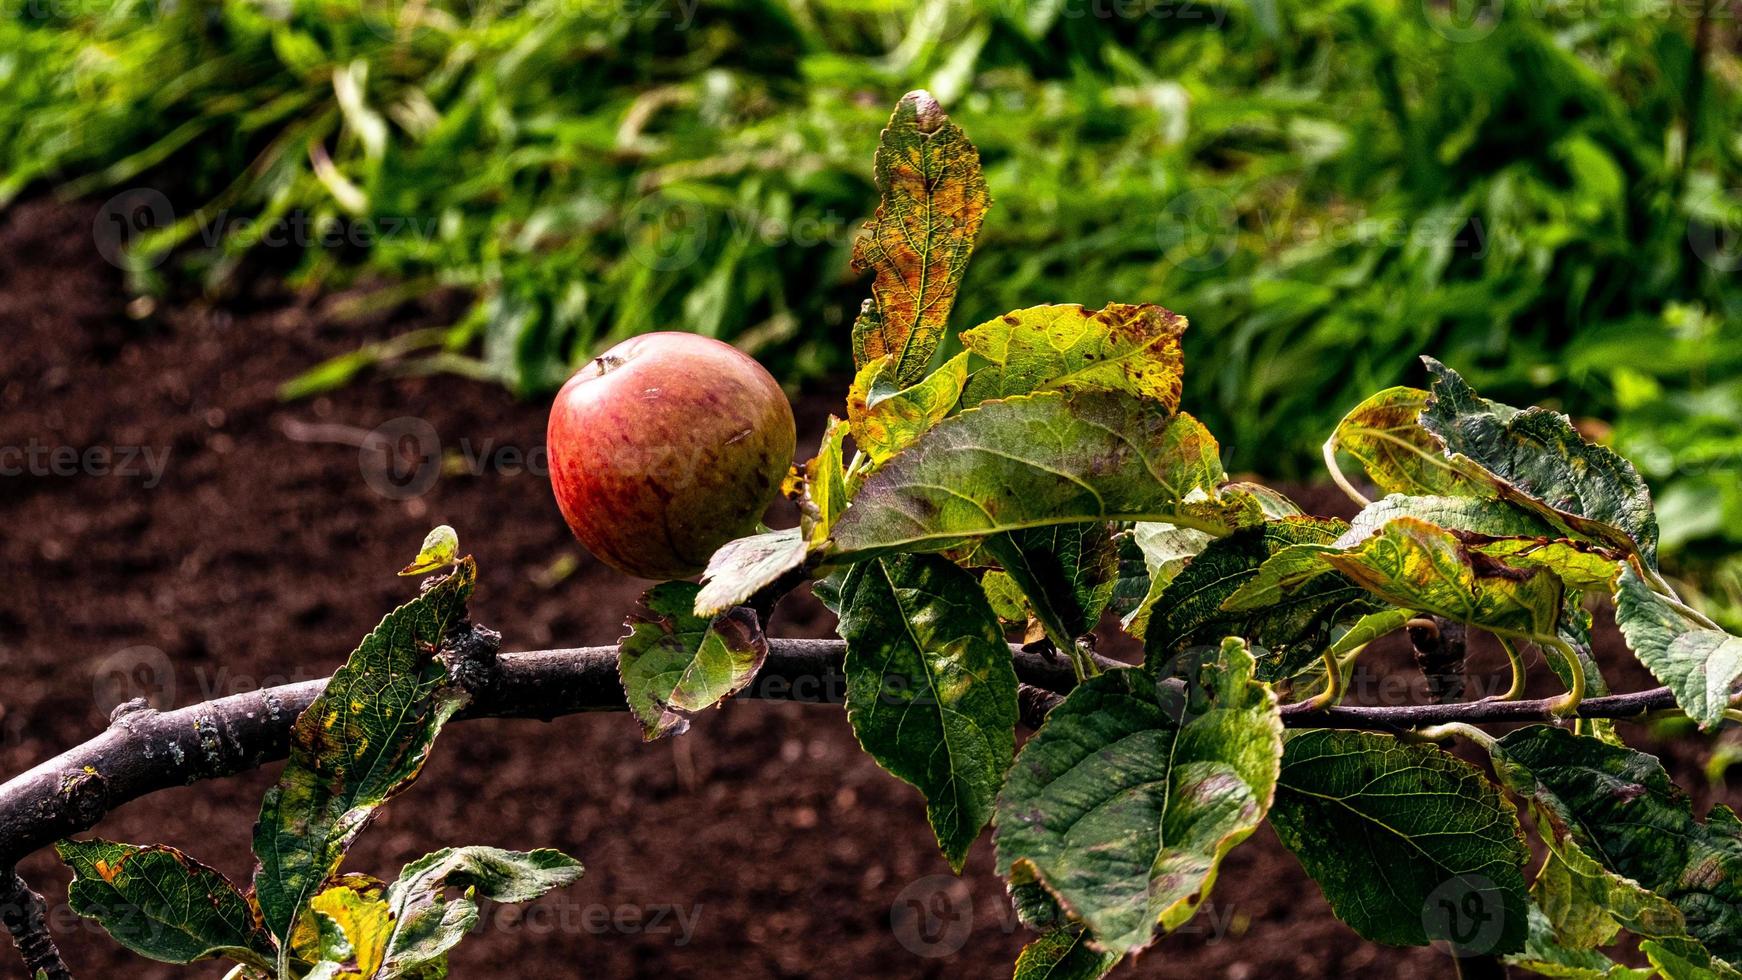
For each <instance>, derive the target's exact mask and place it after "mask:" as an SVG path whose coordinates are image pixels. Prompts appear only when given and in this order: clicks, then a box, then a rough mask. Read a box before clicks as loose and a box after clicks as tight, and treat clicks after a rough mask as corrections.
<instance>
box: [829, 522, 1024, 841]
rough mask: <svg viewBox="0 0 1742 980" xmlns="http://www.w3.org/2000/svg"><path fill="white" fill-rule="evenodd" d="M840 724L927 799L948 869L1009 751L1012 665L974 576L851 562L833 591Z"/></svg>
mask: <svg viewBox="0 0 1742 980" xmlns="http://www.w3.org/2000/svg"><path fill="white" fill-rule="evenodd" d="M840 632H841V637H842V638H843V639H845V640H846V641H847V659H846V666H845V670H846V674H847V720H848V721H849V722H850V723H851V724H852V726H853V734H854V735H855V736H857V737H858V739H859V744H860V745H862V746H864V748H865V751H866V752H868V753H870V755H871V757H872V758H874V759H876V760H877V763H878V765H881V766H882V767H883V768H884V769H887V770H888V771H889V772H891V773H893V774H894V775H895V776H897V777H899V778H900V779H902V780H904V781H906V782H908V783H910V784H912V785H913V786H914V787H915V788H916V789H918V790H919V791H920V792H921V793H923V794H924V795H925V800H926V814H927V816H928V817H929V818H930V820H931V826H932V830H933V832H934V833H935V834H936V835H937V839H938V845H939V846H940V847H942V848H943V851H944V856H945V857H946V858H948V859H949V862H950V865H951V866H952V867H954V868H956V869H957V870H960V869H961V867H962V864H963V862H964V861H966V860H967V856H968V848H969V846H971V845H972V844H973V843H974V838H975V837H977V836H979V833H980V829H981V828H982V827H984V826H986V822H987V821H988V820H989V819H991V816H992V802H993V798H994V797H995V796H996V794H997V792H998V786H999V784H1000V782H1001V780H1002V778H1003V773H1004V770H1005V769H1007V768H1008V767H1009V765H1010V759H1011V757H1012V756H1013V755H1014V753H1015V751H1016V720H1017V703H1016V669H1015V667H1014V665H1013V663H1012V661H1011V658H1010V648H1009V647H1008V646H1007V645H1006V644H1005V642H1004V634H1003V631H1002V630H1001V629H1000V628H999V626H998V619H997V617H996V616H994V615H993V614H992V610H991V608H990V607H988V606H987V604H986V599H985V596H984V595H982V594H981V591H980V585H979V583H978V582H976V581H974V578H973V576H972V575H970V574H968V573H967V572H965V571H963V570H962V569H960V568H958V567H956V566H955V565H954V564H951V563H950V562H949V561H947V560H945V559H943V558H941V557H938V556H935V555H902V556H897V557H891V558H885V559H880V560H877V561H871V562H864V563H861V564H859V565H855V566H854V567H853V569H852V570H851V571H850V572H849V573H848V574H847V580H846V582H845V584H844V585H843V586H842V590H841V620H840Z"/></svg>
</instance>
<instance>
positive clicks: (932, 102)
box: [853, 92, 992, 386]
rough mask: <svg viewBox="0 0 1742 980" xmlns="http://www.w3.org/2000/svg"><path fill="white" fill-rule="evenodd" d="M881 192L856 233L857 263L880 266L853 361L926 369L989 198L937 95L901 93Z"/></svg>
mask: <svg viewBox="0 0 1742 980" xmlns="http://www.w3.org/2000/svg"><path fill="white" fill-rule="evenodd" d="M873 167H874V171H875V175H876V179H877V190H878V192H879V193H880V195H881V199H880V201H879V203H878V205H877V214H876V216H875V217H874V218H872V219H871V221H870V222H868V223H867V224H866V226H865V227H866V228H867V229H868V230H869V232H870V234H868V235H864V236H861V237H860V238H859V239H857V240H856V241H855V242H854V243H853V269H854V270H855V271H859V272H863V271H865V270H867V269H871V270H875V272H876V277H875V278H874V279H873V281H872V283H871V298H870V299H868V300H866V301H865V305H864V308H863V309H861V310H860V311H859V318H858V319H857V320H855V321H854V323H853V363H854V364H855V365H857V366H858V367H861V368H862V367H864V366H865V365H866V364H869V363H871V362H872V361H875V360H877V359H878V358H880V357H886V356H887V357H893V358H894V359H895V381H896V384H897V385H898V386H906V385H908V384H912V383H913V382H915V381H917V380H919V378H920V377H921V376H922V375H923V374H925V369H926V365H927V363H928V362H930V360H931V356H932V353H933V352H934V351H936V350H937V346H938V343H939V341H940V340H942V339H943V333H944V327H945V324H946V322H947V321H948V319H949V315H950V307H951V306H952V305H954V303H955V300H956V289H957V287H958V286H959V285H960V284H961V280H962V273H963V272H964V271H965V270H966V269H967V266H968V256H969V255H970V254H971V253H972V252H973V251H974V239H975V237H976V236H978V235H979V233H980V222H981V220H982V219H984V218H985V216H986V209H987V208H988V207H990V206H991V204H992V199H991V197H990V195H988V194H987V193H986V178H985V177H984V176H982V175H981V173H980V154H979V151H977V150H975V149H974V144H973V143H970V142H969V141H968V137H967V136H966V135H965V134H964V133H963V132H962V130H961V128H960V127H958V126H957V125H956V124H955V123H953V122H950V119H949V117H948V116H946V115H945V114H944V111H943V108H942V107H940V106H939V105H938V103H937V100H936V99H933V98H932V97H931V95H930V94H929V93H926V92H909V93H908V94H906V95H904V96H902V98H901V102H900V103H899V104H897V105H896V107H895V114H894V115H893V116H891V117H890V119H889V127H888V128H887V129H885V130H884V131H883V135H882V137H881V138H880V139H879V140H878V144H877V157H876V161H875V163H874V165H873Z"/></svg>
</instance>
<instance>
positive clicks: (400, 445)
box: [283, 415, 676, 500]
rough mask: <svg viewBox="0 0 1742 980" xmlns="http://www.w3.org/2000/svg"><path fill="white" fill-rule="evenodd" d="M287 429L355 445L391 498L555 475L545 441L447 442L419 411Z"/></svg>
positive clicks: (304, 437)
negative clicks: (494, 477) (465, 483)
mask: <svg viewBox="0 0 1742 980" xmlns="http://www.w3.org/2000/svg"><path fill="white" fill-rule="evenodd" d="M283 431H284V434H285V435H286V436H287V437H289V438H291V439H293V440H295V441H297V442H313V443H330V444H333V445H338V446H352V447H355V448H356V450H357V467H358V470H359V471H360V472H361V473H362V475H363V482H364V484H366V485H367V486H368V487H369V489H371V490H373V491H375V492H376V493H378V494H380V495H381V496H383V497H386V498H387V499H389V500H410V499H412V498H413V497H421V496H423V495H424V494H426V493H428V492H430V490H432V489H434V488H435V485H436V484H437V483H438V482H440V481H441V478H442V476H443V475H449V476H462V475H463V476H483V475H484V474H486V473H497V474H501V475H503V476H519V475H521V474H530V475H532V476H537V477H544V478H548V477H549V476H550V461H549V457H548V454H547V453H546V452H545V448H544V445H543V443H538V444H535V445H532V446H525V447H522V446H518V445H514V444H511V443H505V442H499V441H497V440H495V439H481V440H473V439H471V438H469V437H461V438H460V439H459V440H458V442H456V443H455V444H453V445H452V446H447V445H444V444H443V442H442V438H441V434H440V433H438V432H437V431H436V428H435V426H434V425H432V424H431V423H430V421H429V420H428V419H424V418H419V417H418V416H415V415H402V416H400V417H398V418H394V419H388V420H387V421H385V422H383V423H381V424H380V425H378V426H376V427H375V428H373V429H363V428H360V427H358V426H354V425H342V424H333V423H312V422H297V421H291V422H286V423H284V426H283ZM675 451H676V450H672V452H675ZM650 465H651V464H650Z"/></svg>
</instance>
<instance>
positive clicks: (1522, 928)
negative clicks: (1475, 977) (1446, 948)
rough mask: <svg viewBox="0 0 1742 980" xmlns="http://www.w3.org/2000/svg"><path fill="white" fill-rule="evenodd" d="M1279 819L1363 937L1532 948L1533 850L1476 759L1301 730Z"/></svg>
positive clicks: (1476, 950) (1504, 949)
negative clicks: (1526, 869)
mask: <svg viewBox="0 0 1742 980" xmlns="http://www.w3.org/2000/svg"><path fill="white" fill-rule="evenodd" d="M1270 819H1271V823H1272V824H1273V825H1274V826H1275V827H1276V834H1277V836H1278V837H1280V838H1282V842H1283V843H1284V844H1285V845H1287V846H1288V848H1289V850H1291V851H1293V852H1294V853H1295V856H1296V857H1298V858H1300V862H1301V864H1302V865H1303V866H1304V867H1305V868H1306V870H1307V874H1309V875H1311V876H1312V877H1313V880H1314V881H1317V882H1318V883H1319V887H1320V888H1321V889H1323V890H1324V893H1325V898H1326V899H1327V900H1328V901H1329V902H1330V903H1331V911H1332V912H1334V913H1336V916H1337V918H1339V919H1342V920H1343V921H1344V922H1346V923H1348V924H1349V926H1350V927H1351V928H1353V929H1354V930H1355V931H1356V932H1358V933H1360V934H1361V936H1362V937H1364V938H1366V939H1369V940H1372V941H1373V942H1379V943H1386V944H1389V945H1393V946H1425V945H1427V944H1428V943H1430V942H1433V941H1434V940H1439V939H1444V940H1447V941H1448V942H1450V943H1451V944H1452V946H1453V947H1454V949H1456V950H1459V951H1461V952H1462V953H1465V954H1479V955H1486V954H1505V953H1516V952H1518V951H1520V950H1522V949H1523V948H1524V942H1525V937H1526V934H1527V927H1528V920H1527V909H1528V906H1529V899H1528V898H1527V897H1526V895H1525V890H1524V875H1523V874H1522V872H1521V870H1520V869H1521V868H1522V867H1523V865H1524V862H1525V860H1526V859H1527V858H1528V857H1529V856H1530V852H1529V851H1528V850H1526V848H1525V846H1524V841H1523V839H1522V836H1521V834H1520V831H1519V827H1518V818H1517V814H1516V813H1515V812H1514V810H1513V808H1512V804H1511V803H1509V802H1507V801H1506V799H1505V798H1504V797H1502V796H1501V795H1500V794H1499V793H1498V792H1497V791H1496V790H1495V789H1494V787H1493V786H1492V785H1491V784H1490V783H1489V782H1488V780H1487V779H1486V778H1484V777H1483V775H1482V773H1481V772H1480V771H1479V770H1477V769H1476V768H1475V767H1474V766H1472V765H1470V764H1469V763H1466V762H1463V761H1461V760H1459V759H1457V758H1454V757H1453V756H1451V755H1448V754H1446V753H1445V752H1442V751H1440V750H1439V749H1437V748H1435V747H1434V746H1432V745H1422V744H1415V743H1406V742H1400V741H1398V740H1397V739H1395V738H1392V737H1391V736H1389V735H1379V734H1374V733H1371V732H1353V731H1339V730H1331V729H1321V730H1316V731H1309V732H1304V733H1302V734H1300V735H1297V736H1295V737H1293V738H1290V739H1289V740H1288V747H1287V751H1286V753H1285V754H1284V756H1283V764H1282V777H1281V781H1280V782H1279V784H1278V787H1277V792H1276V805H1275V806H1274V807H1272V809H1271V812H1270Z"/></svg>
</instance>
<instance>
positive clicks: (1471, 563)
mask: <svg viewBox="0 0 1742 980" xmlns="http://www.w3.org/2000/svg"><path fill="white" fill-rule="evenodd" d="M1325 560H1326V561H1328V562H1330V563H1331V565H1332V566H1333V567H1335V568H1336V569H1337V570H1338V571H1340V572H1342V573H1343V574H1344V575H1347V576H1348V577H1349V578H1350V579H1353V580H1354V581H1355V582H1356V583H1357V584H1359V585H1361V586H1363V587H1364V588H1366V589H1367V590H1369V591H1371V592H1372V593H1373V594H1374V595H1377V596H1379V597H1380V598H1382V599H1385V600H1386V601H1387V602H1390V603H1391V604H1393V605H1396V606H1402V607H1404V608H1406V609H1417V610H1421V611H1422V612H1428V613H1433V614H1434V615H1438V616H1444V617H1446V618H1447V619H1451V620H1456V621H1457V622H1461V623H1467V624H1470V625H1473V626H1480V627H1482V628H1484V629H1490V630H1496V631H1500V632H1505V633H1509V634H1512V635H1515V636H1526V637H1544V636H1548V637H1552V636H1555V635H1556V624H1557V623H1558V622H1559V620H1560V614H1561V597H1562V595H1563V594H1564V589H1563V587H1562V585H1561V581H1560V579H1559V578H1557V577H1555V576H1554V575H1553V574H1551V573H1549V572H1547V571H1544V570H1543V569H1540V568H1532V569H1514V568H1511V567H1509V566H1506V565H1503V564H1501V563H1500V562H1499V561H1496V560H1495V559H1492V558H1489V557H1487V556H1486V555H1482V554H1480V553H1474V552H1472V551H1471V550H1470V549H1469V548H1468V547H1467V546H1466V544H1465V543H1464V541H1463V540H1462V539H1461V538H1460V537H1459V536H1458V534H1457V533H1455V532H1452V531H1448V530H1446V529H1444V528H1441V527H1436V526H1435V525H1432V524H1429V523H1427V522H1426V521H1422V520H1418V519H1417V518H1413V517H1400V518H1397V519H1396V520H1393V521H1391V522H1390V523H1387V524H1386V525H1384V526H1383V527H1381V528H1380V529H1379V531H1378V533H1376V534H1374V535H1373V536H1372V537H1370V538H1368V539H1367V540H1365V541H1363V542H1361V543H1360V544H1359V545H1357V546H1356V547H1355V548H1354V549H1352V550H1350V551H1346V552H1332V553H1327V554H1326V555H1325Z"/></svg>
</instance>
